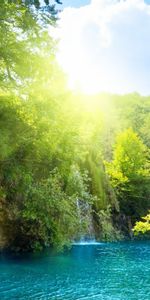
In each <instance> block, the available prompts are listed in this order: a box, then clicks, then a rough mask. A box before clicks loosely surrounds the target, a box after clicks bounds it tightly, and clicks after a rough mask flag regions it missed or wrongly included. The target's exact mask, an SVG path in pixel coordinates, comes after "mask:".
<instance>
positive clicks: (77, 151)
mask: <svg viewBox="0 0 150 300" xmlns="http://www.w3.org/2000/svg"><path fill="white" fill-rule="evenodd" d="M44 2H45V4H44V5H42V4H41V3H40V1H36V0H35V1H34V0H33V1H21V0H17V1H6V0H3V1H1V10H0V21H1V22H0V245H1V244H5V246H7V247H9V248H11V249H13V250H15V251H25V250H32V251H34V250H35V249H39V250H40V249H42V248H43V247H46V246H55V247H57V248H59V249H62V248H63V247H64V246H65V245H69V244H70V242H71V241H72V240H76V239H80V237H81V236H82V235H85V236H87V235H88V234H90V231H91V227H90V226H91V224H90V223H91V222H93V224H94V229H92V230H95V232H97V236H98V238H101V239H104V240H114V239H118V238H119V237H120V236H121V235H120V231H119V228H120V227H121V226H120V224H119V222H118V224H116V222H115V219H117V216H118V215H119V214H120V215H125V216H126V217H128V216H129V217H131V219H132V221H133V222H134V221H136V220H137V219H138V218H139V217H140V216H141V215H144V214H145V213H146V211H147V209H149V201H150V196H149V195H150V186H149V175H150V159H149V158H150V152H149V146H150V144H149V132H150V123H149V114H150V110H149V107H150V98H149V97H141V96H139V95H138V94H132V95H124V96H117V95H106V94H101V95H96V96H85V95H79V94H73V93H71V92H70V91H68V90H67V88H66V78H65V75H64V74H63V72H62V70H61V69H60V67H59V66H58V64H57V62H56V57H55V53H56V41H54V40H53V39H52V37H51V36H50V34H49V26H52V25H53V26H55V25H56V19H57V17H58V15H57V9H56V7H55V6H54V5H53V3H52V2H51V1H46V0H45V1H44ZM54 2H55V4H57V3H59V2H60V1H54ZM78 204H80V210H81V211H79V207H78V206H79V205H78ZM118 220H119V217H118ZM147 222H148V221H146V223H144V224H147ZM114 224H115V225H114ZM137 224H138V223H137ZM144 226H145V225H144Z"/></svg>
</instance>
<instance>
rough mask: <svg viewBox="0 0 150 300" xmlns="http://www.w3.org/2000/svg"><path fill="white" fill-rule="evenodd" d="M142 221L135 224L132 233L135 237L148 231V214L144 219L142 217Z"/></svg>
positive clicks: (149, 224)
mask: <svg viewBox="0 0 150 300" xmlns="http://www.w3.org/2000/svg"><path fill="white" fill-rule="evenodd" d="M142 219H143V220H144V221H138V222H136V224H135V226H134V228H133V232H134V234H135V235H138V234H139V233H142V234H144V233H146V232H148V231H150V214H148V215H146V216H145V217H142Z"/></svg>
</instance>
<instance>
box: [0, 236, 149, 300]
mask: <svg viewBox="0 0 150 300" xmlns="http://www.w3.org/2000/svg"><path fill="white" fill-rule="evenodd" d="M0 299H3V300H6V299H9V300H12V299H13V300H16V299H20V300H25V299H38V300H42V299H43V300H48V299H49V300H53V299H55V300H56V299H58V300H80V299H81V300H84V299H85V300H89V299H97V300H103V299H104V300H133V299H134V300H138V299H139V300H150V242H126V243H108V244H105V243H104V244H92V245H74V246H73V248H72V249H71V250H70V251H66V252H65V253H61V254H56V253H54V252H53V253H52V252H51V251H46V252H44V253H42V254H36V255H35V254H34V255H31V254H30V255H23V256H21V257H14V256H8V255H7V256H6V255H2V254H1V256H0Z"/></svg>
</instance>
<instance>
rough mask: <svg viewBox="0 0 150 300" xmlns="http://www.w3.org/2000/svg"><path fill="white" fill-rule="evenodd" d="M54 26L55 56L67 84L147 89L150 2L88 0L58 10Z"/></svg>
mask: <svg viewBox="0 0 150 300" xmlns="http://www.w3.org/2000/svg"><path fill="white" fill-rule="evenodd" d="M58 25H59V28H58V29H57V33H56V34H57V35H58V37H59V38H60V43H59V52H58V60H59V62H60V64H61V65H62V67H63V69H64V71H65V72H66V73H67V74H68V78H69V85H70V86H71V87H72V88H80V89H81V90H83V91H85V92H91V93H92V92H99V91H108V92H112V93H128V92H133V91H137V92H140V93H142V94H148V93H149V94H150V84H149V80H150V6H149V5H147V4H145V2H144V0H126V1H124V0H120V1H115V0H114V1H113V0H92V1H91V4H89V5H87V6H84V7H80V8H66V9H64V11H63V12H62V13H61V16H60V21H59V24H58Z"/></svg>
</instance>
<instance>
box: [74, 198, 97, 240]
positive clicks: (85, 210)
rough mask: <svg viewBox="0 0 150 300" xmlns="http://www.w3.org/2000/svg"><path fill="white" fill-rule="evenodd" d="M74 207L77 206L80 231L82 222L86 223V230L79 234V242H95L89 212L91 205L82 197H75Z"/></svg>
mask: <svg viewBox="0 0 150 300" xmlns="http://www.w3.org/2000/svg"><path fill="white" fill-rule="evenodd" d="M76 207H77V214H78V218H79V224H80V227H81V231H82V226H83V224H84V223H86V224H87V226H86V230H84V233H83V234H82V235H81V237H80V240H79V243H80V244H88V243H96V241H95V231H94V226H93V218H92V213H91V205H90V204H89V203H87V202H85V201H84V200H82V199H77V201H76Z"/></svg>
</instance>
